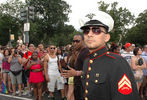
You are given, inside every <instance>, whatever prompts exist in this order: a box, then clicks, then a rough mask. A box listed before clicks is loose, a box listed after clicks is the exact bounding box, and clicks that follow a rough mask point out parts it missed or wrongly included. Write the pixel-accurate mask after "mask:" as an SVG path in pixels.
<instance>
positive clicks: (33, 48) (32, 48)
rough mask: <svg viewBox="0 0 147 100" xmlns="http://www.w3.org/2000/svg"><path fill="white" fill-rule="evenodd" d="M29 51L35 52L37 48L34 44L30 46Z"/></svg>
mask: <svg viewBox="0 0 147 100" xmlns="http://www.w3.org/2000/svg"><path fill="white" fill-rule="evenodd" d="M29 50H30V51H31V52H33V51H34V50H35V47H34V45H33V44H30V45H29Z"/></svg>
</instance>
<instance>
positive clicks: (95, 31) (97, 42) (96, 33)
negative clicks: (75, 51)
mask: <svg viewBox="0 0 147 100" xmlns="http://www.w3.org/2000/svg"><path fill="white" fill-rule="evenodd" d="M109 39H110V35H109V34H106V30H105V29H104V28H103V27H89V30H88V29H86V30H84V42H85V44H86V45H87V47H88V48H89V50H95V49H99V48H101V47H103V46H105V43H106V42H107V41H109Z"/></svg>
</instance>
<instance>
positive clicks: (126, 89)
mask: <svg viewBox="0 0 147 100" xmlns="http://www.w3.org/2000/svg"><path fill="white" fill-rule="evenodd" d="M118 91H119V92H120V93H121V94H124V95H128V94H130V93H131V92H132V86H131V82H130V80H129V78H128V77H127V76H126V74H124V75H123V77H122V78H121V80H120V81H119V82H118Z"/></svg>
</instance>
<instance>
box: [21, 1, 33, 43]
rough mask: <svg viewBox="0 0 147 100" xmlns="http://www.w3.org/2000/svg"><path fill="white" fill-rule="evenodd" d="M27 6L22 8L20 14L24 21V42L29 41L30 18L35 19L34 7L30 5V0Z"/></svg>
mask: <svg viewBox="0 0 147 100" xmlns="http://www.w3.org/2000/svg"><path fill="white" fill-rule="evenodd" d="M26 4H27V7H26V8H22V10H21V12H20V15H21V20H22V21H24V39H25V40H24V43H29V31H30V20H31V19H32V20H33V19H34V7H31V6H30V2H29V0H26Z"/></svg>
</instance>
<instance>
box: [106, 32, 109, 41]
mask: <svg viewBox="0 0 147 100" xmlns="http://www.w3.org/2000/svg"><path fill="white" fill-rule="evenodd" d="M109 40H110V34H109V33H107V34H105V42H108V41H109Z"/></svg>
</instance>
